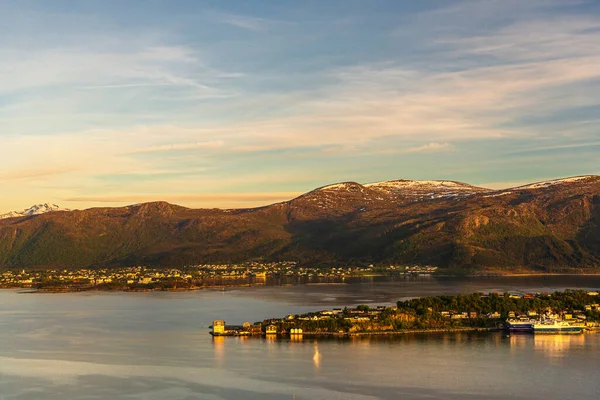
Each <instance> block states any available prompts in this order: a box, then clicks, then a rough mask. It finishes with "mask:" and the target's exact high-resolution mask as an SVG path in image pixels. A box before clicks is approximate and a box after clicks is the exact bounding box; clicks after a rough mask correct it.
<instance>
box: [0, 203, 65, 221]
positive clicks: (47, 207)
mask: <svg viewBox="0 0 600 400" xmlns="http://www.w3.org/2000/svg"><path fill="white" fill-rule="evenodd" d="M52 211H70V210H69V209H68V208H61V207H59V206H57V205H56V204H53V203H43V204H36V205H34V206H31V207H29V208H26V209H25V210H23V211H11V212H8V213H6V214H0V219H6V218H17V217H28V216H31V215H39V214H45V213H47V212H52Z"/></svg>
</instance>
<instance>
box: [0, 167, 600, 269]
mask: <svg viewBox="0 0 600 400" xmlns="http://www.w3.org/2000/svg"><path fill="white" fill-rule="evenodd" d="M261 260H262V261H278V260H279V261H284V260H285V261H288V260H289V261H298V262H299V263H301V264H306V265H313V266H318V265H323V266H330V265H331V266H333V265H340V264H346V265H348V264H367V263H374V264H386V265H387V264H421V265H435V266H439V267H440V268H442V269H444V268H445V269H446V270H448V271H462V272H464V271H466V272H472V273H490V272H493V273H511V272H525V271H528V272H531V271H535V272H565V271H569V272H572V271H576V272H595V271H596V270H598V268H599V267H600V177H599V176H593V175H590V176H580V177H572V178H565V179H557V180H553V181H545V182H538V183H533V184H530V185H525V186H521V187H516V188H512V189H504V190H490V189H486V188H481V187H476V186H472V185H468V184H465V183H460V182H454V181H411V180H395V181H385V182H378V183H369V184H359V183H356V182H344V183H338V184H334V185H329V186H324V187H321V188H318V189H315V190H313V191H311V192H308V193H306V194H304V195H301V196H299V197H297V198H295V199H292V200H289V201H286V202H282V203H277V204H272V205H268V206H264V207H258V208H251V209H228V210H227V209H190V208H185V207H181V206H177V205H172V204H169V203H165V202H153V203H144V204H138V205H132V206H127V207H120V208H92V209H88V210H81V211H79V210H75V211H51V212H45V213H42V214H37V215H35V214H32V215H18V216H15V217H11V218H5V219H2V220H0V267H9V268H24V267H39V268H47V267H101V266H130V265H151V266H182V265H191V264H200V263H229V262H244V261H261Z"/></svg>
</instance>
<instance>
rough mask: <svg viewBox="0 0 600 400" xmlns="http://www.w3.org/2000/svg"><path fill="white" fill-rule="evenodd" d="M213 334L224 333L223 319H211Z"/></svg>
mask: <svg viewBox="0 0 600 400" xmlns="http://www.w3.org/2000/svg"><path fill="white" fill-rule="evenodd" d="M212 333H213V335H223V334H224V333H225V321H223V320H222V319H217V320H214V321H213V325H212Z"/></svg>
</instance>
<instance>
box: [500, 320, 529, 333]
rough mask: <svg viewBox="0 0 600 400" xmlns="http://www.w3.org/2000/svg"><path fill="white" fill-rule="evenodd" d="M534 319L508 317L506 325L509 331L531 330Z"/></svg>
mask: <svg viewBox="0 0 600 400" xmlns="http://www.w3.org/2000/svg"><path fill="white" fill-rule="evenodd" d="M534 323H535V321H531V320H529V319H525V320H520V319H509V320H508V321H506V326H507V328H508V330H509V331H510V332H533V325H534Z"/></svg>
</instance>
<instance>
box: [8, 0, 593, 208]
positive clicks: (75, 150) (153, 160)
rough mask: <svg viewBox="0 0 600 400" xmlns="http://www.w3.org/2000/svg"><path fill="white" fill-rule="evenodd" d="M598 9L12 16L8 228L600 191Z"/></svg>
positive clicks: (293, 6)
mask: <svg viewBox="0 0 600 400" xmlns="http://www.w3.org/2000/svg"><path fill="white" fill-rule="evenodd" d="M599 111H600V1H598V0H590V1H585V0H584V1H579V0H527V1H523V0H456V1H446V0H435V1H434V0H422V1H418V2H417V1H412V0H410V1H409V0H390V1H384V0H369V1H362V0H360V1H358V0H339V1H338V0H329V1H322V0H305V1H286V0H273V1H245V0H229V1H200V0H180V1H176V2H173V1H166V0H165V1H162V0H148V1H136V0H129V1H122V0H118V1H113V0H103V1H85V0H73V1H64V0H53V1H45V0H39V1H35V0H22V1H19V2H15V1H10V0H0V188H1V189H0V212H7V211H10V210H22V209H24V208H26V207H29V206H31V205H33V204H37V203H41V202H54V203H57V204H59V205H60V206H62V207H67V208H88V207H97V206H120V205H125V204H132V203H139V202H144V201H154V200H165V201H169V202H171V203H176V204H181V205H184V206H189V207H247V206H257V205H263V204H269V203H273V202H276V201H281V200H286V199H289V198H291V197H294V196H295V195H297V194H299V193H302V192H306V191H309V190H311V189H314V188H316V187H319V186H323V185H327V184H330V183H335V182H342V181H356V182H360V183H367V182H374V181H382V180H391V179H427V180H430V179H450V180H457V181H463V182H468V183H471V184H476V185H481V186H486V187H491V188H502V187H509V186H516V185H519V184H523V183H528V182H533V181H540V180H545V179H551V178H558V177H566V176H575V175H587V174H600V162H599V161H598V160H599V159H600V112H599Z"/></svg>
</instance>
